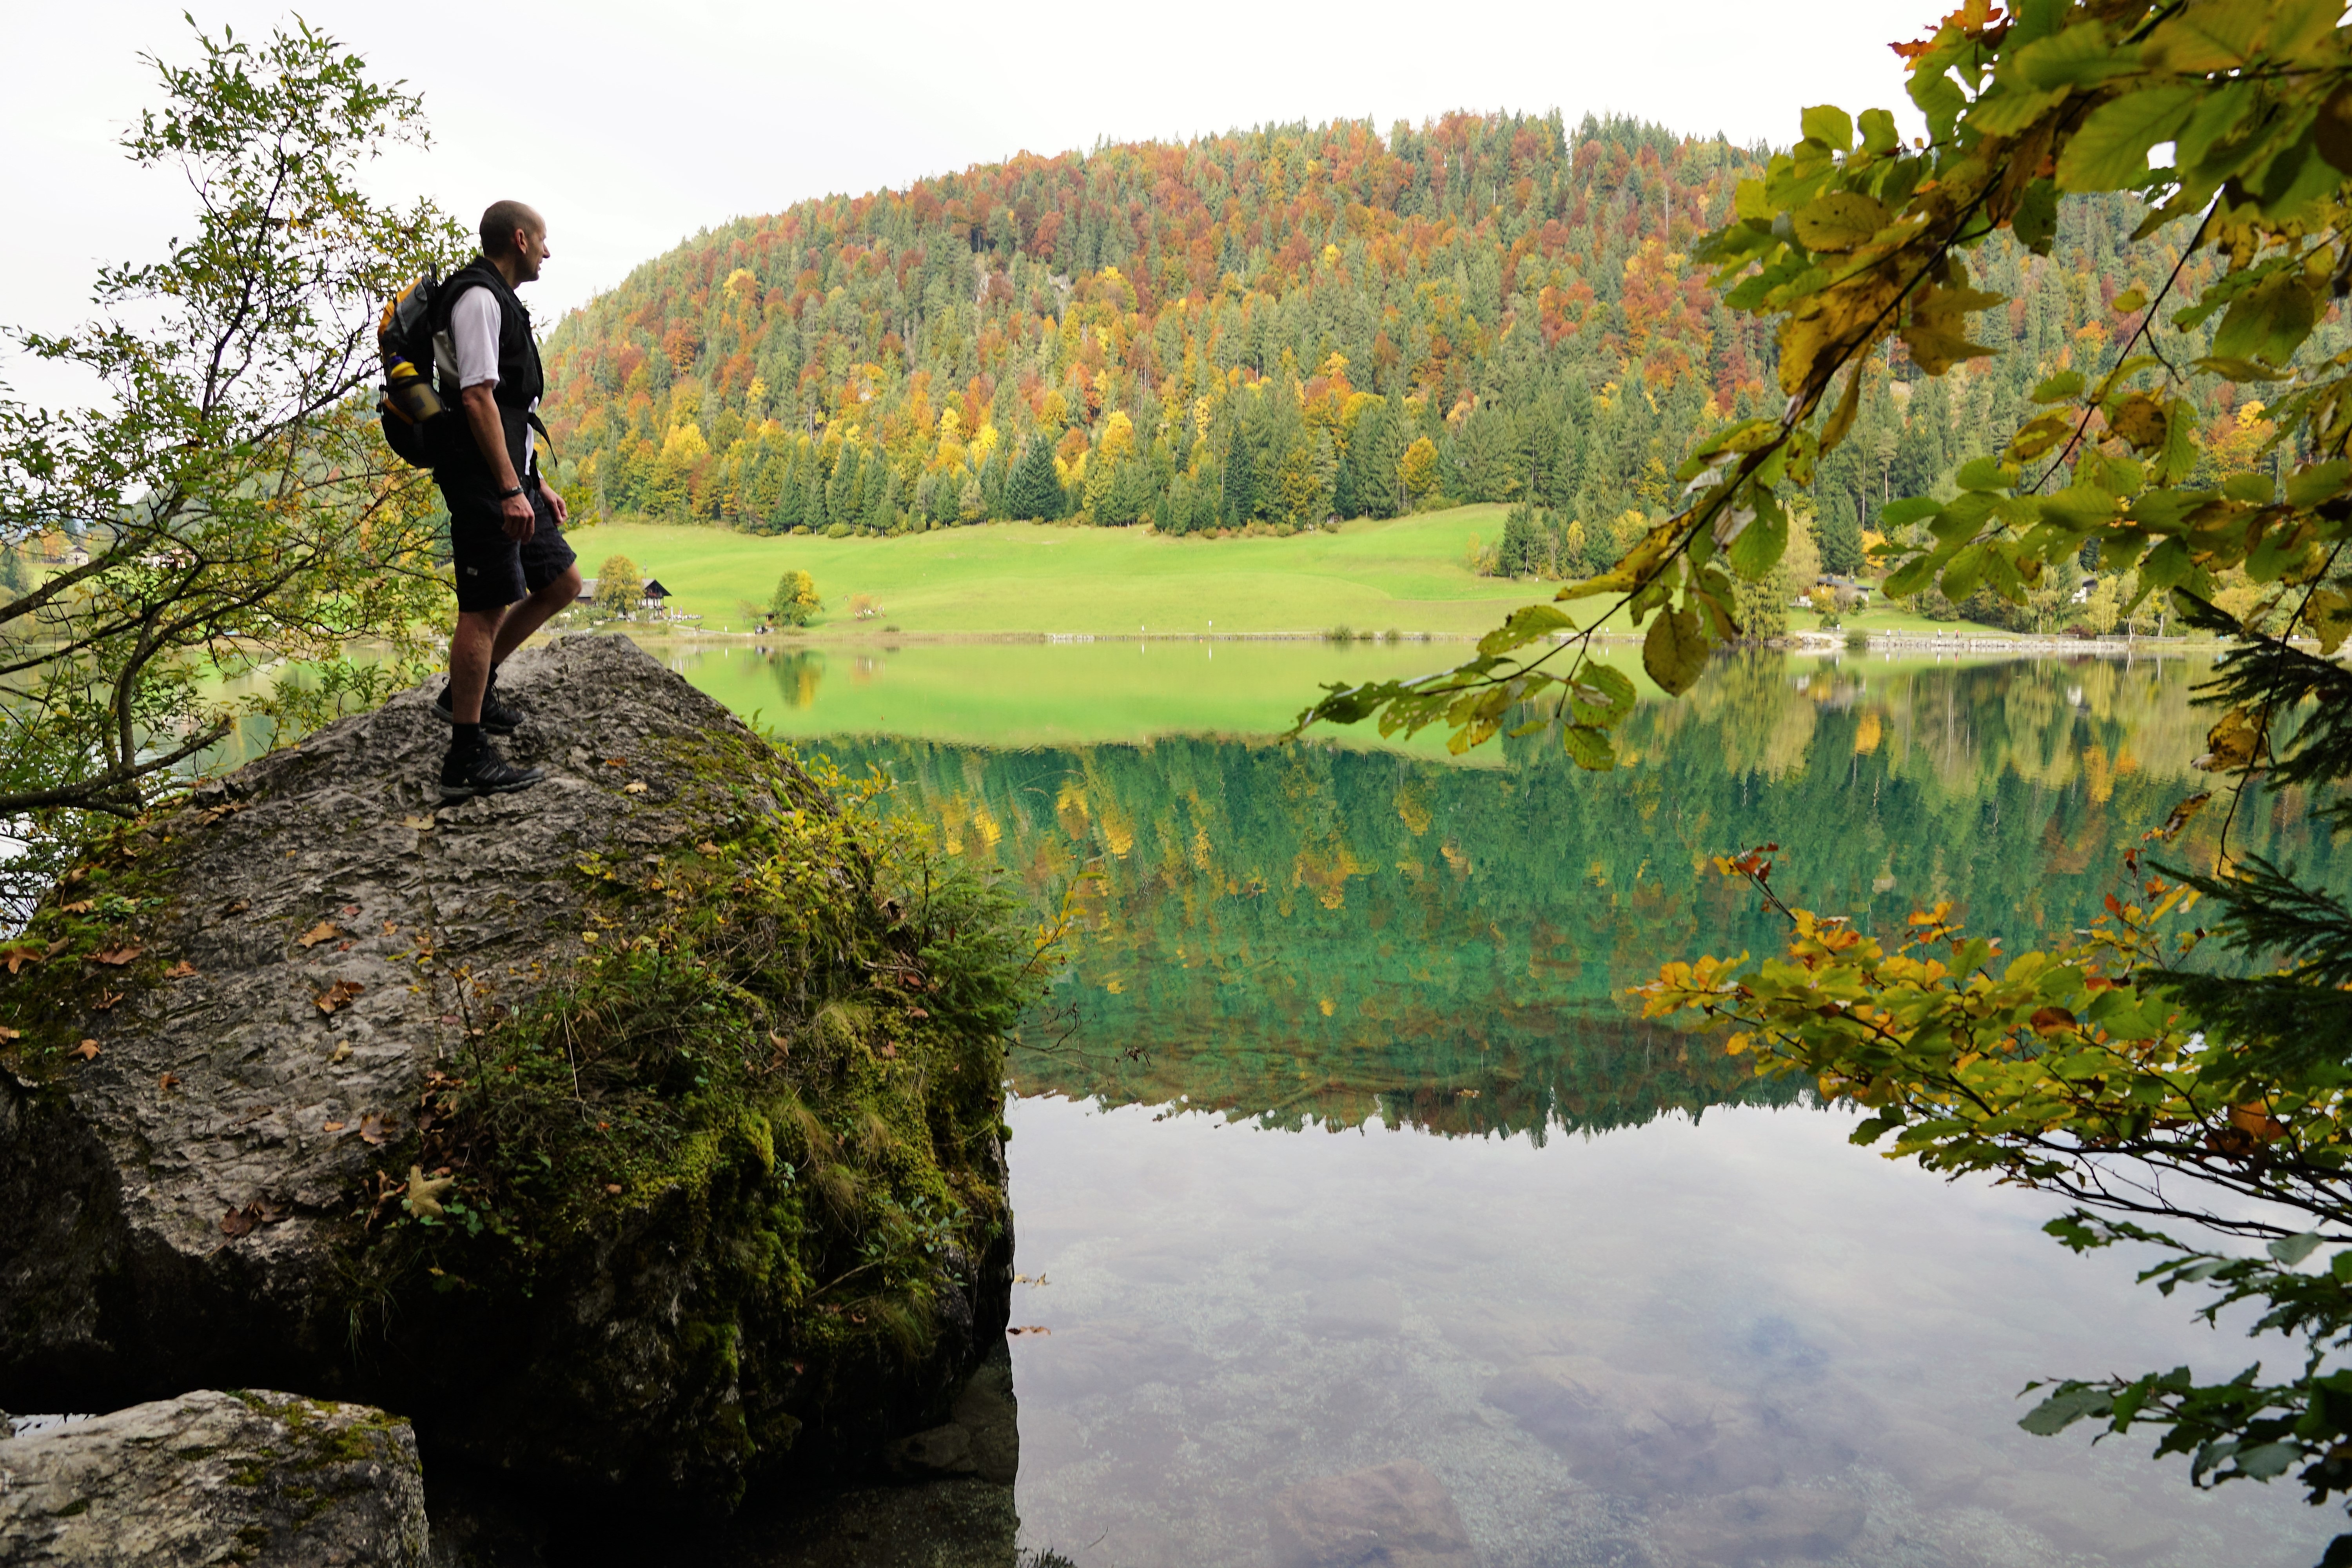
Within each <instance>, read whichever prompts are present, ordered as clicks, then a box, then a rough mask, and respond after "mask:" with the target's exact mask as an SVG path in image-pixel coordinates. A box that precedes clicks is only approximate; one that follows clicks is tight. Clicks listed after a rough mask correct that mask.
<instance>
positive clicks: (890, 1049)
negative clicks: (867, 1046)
mask: <svg viewBox="0 0 2352 1568" xmlns="http://www.w3.org/2000/svg"><path fill="white" fill-rule="evenodd" d="M874 1054H875V1055H876V1056H877V1057H895V1056H897V1055H898V1047H896V1046H894V1045H892V1044H891V1043H890V1042H889V1041H887V1040H885V1041H883V1042H882V1043H881V1044H880V1045H878V1046H877V1047H874Z"/></svg>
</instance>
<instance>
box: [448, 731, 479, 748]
mask: <svg viewBox="0 0 2352 1568" xmlns="http://www.w3.org/2000/svg"><path fill="white" fill-rule="evenodd" d="M481 743H482V727H481V726H480V725H479V724H452V725H450V726H449V749H450V750H451V751H453V752H470V751H473V750H475V749H476V748H478V747H479V746H480V745H481Z"/></svg>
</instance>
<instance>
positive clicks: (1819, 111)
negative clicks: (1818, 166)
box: [1799, 103, 1853, 153]
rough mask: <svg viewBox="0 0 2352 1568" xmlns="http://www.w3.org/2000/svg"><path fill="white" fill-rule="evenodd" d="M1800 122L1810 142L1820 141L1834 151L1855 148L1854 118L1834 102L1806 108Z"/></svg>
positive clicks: (1850, 150) (1846, 151)
mask: <svg viewBox="0 0 2352 1568" xmlns="http://www.w3.org/2000/svg"><path fill="white" fill-rule="evenodd" d="M1799 123H1801V125H1803V127H1804V132H1805V139H1806V140H1807V141H1809V142H1821V143H1822V144H1823V145H1824V146H1826V147H1828V148H1829V150H1830V151H1831V152H1832V153H1850V152H1852V151H1853V117H1852V116H1851V115H1849V114H1847V113H1846V111H1845V110H1843V109H1840V108H1839V107H1838V106H1837V105H1836V104H1834V103H1824V104H1820V105H1817V106H1816V107H1814V108H1811V109H1808V110H1805V112H1804V114H1803V116H1802V117H1801V120H1800V121H1799Z"/></svg>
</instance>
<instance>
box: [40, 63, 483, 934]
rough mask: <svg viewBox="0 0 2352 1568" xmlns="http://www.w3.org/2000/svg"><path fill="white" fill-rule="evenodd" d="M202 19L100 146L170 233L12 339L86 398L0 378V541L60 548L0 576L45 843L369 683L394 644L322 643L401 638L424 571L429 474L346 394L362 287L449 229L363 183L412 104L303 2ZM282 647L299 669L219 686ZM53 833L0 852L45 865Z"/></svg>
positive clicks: (364, 368)
mask: <svg viewBox="0 0 2352 1568" xmlns="http://www.w3.org/2000/svg"><path fill="white" fill-rule="evenodd" d="M196 42H197V45H198V48H199V52H200V58H199V59H198V60H197V62H196V63H195V64H194V65H191V66H185V67H182V66H175V65H171V64H167V63H165V62H163V61H161V60H151V63H152V65H153V66H154V68H155V70H156V72H157V74H158V77H159V78H160V80H161V84H162V87H163V94H164V104H163V108H162V109H161V110H154V111H151V112H149V113H147V114H145V115H143V116H142V118H141V120H140V121H139V123H138V125H137V126H135V127H134V128H133V129H131V131H130V132H128V133H126V134H125V136H124V138H123V143H122V144H123V148H124V150H125V152H126V153H128V154H129V155H130V157H131V160H132V161H133V162H135V163H139V164H141V165H142V166H144V167H151V168H168V169H175V170H177V171H179V172H181V173H182V174H184V175H185V176H186V178H187V180H188V182H189V184H190V185H191V186H192V187H193V189H194V193H195V195H196V199H197V211H196V214H195V226H194V233H193V234H192V236H191V237H188V238H186V239H184V240H175V241H174V242H173V247H172V250H171V253H170V254H169V255H168V256H167V257H165V258H163V259H162V260H159V261H154V262H151V263H148V264H145V265H141V266H121V267H108V268H102V269H101V270H100V273H99V277H98V283H97V289H96V303H97V305H98V308H99V310H100V317H99V319H98V320H96V321H93V322H91V323H90V324H89V325H88V326H87V327H85V328H83V329H81V330H80V331H75V332H72V333H69V334H67V335H63V336H56V337H50V336H43V335H40V334H37V333H26V334H22V335H21V336H20V340H19V341H20V342H22V344H23V346H24V348H25V350H26V352H27V353H30V354H31V355H32V356H34V357H35V358H37V359H40V360H47V361H49V362H51V363H58V364H63V365H70V366H73V367H75V368H77V369H79V370H80V371H82V372H84V373H86V374H88V375H89V377H90V378H91V380H92V383H93V384H94V387H95V389H96V390H97V391H98V392H99V394H100V398H101V401H100V402H98V403H96V404H94V405H91V406H89V407H87V408H83V409H79V410H76V411H67V412H58V411H55V410H47V409H41V408H35V407H31V406H28V405H25V404H22V403H20V402H17V401H16V400H15V399H13V398H8V397H5V395H0V544H5V545H7V546H9V547H11V552H12V555H11V558H12V560H13V559H15V558H16V552H17V551H18V550H19V549H21V550H22V551H24V552H31V551H33V550H36V549H37V550H39V551H40V552H41V554H42V556H43V557H44V559H47V560H48V561H50V562H51V563H52V564H53V567H54V569H52V570H48V571H46V572H44V573H42V574H39V575H38V580H37V581H36V580H34V576H33V574H28V573H26V572H25V571H24V570H23V569H22V567H21V565H20V566H19V567H18V569H17V570H16V571H14V572H12V573H11V574H9V581H8V583H7V584H5V585H0V734H5V742H0V822H7V821H10V820H11V819H14V820H15V821H16V822H17V823H19V824H24V823H29V825H30V829H31V831H32V832H34V833H35V835H36V836H37V843H41V844H49V845H57V844H62V843H68V842H70V841H72V840H73V839H75V838H76V837H78V835H79V832H80V831H81V827H80V824H81V823H82V822H83V820H84V819H85V818H86V817H87V816H88V814H91V813H100V814H105V815H109V816H117V817H130V816H136V815H138V814H139V813H140V812H141V811H142V810H143V809H144V808H146V807H147V806H148V805H152V803H153V802H154V801H155V800H156V799H157V798H158V797H159V796H160V795H163V794H164V793H167V792H168V791H169V789H170V788H171V787H173V784H175V783H176V782H178V781H179V780H180V779H181V777H182V776H183V774H184V772H185V770H186V768H187V767H188V766H189V765H190V764H191V763H192V761H193V760H194V759H195V758H197V757H199V756H200V754H201V753H203V752H205V750H206V749H207V748H209V747H211V746H212V745H214V744H215V742H218V741H220V740H221V739H222V738H223V737H224V736H225V735H226V734H227V733H228V731H230V729H231V728H232V727H233V726H234V725H236V724H237V723H238V722H240V721H246V722H253V723H257V724H260V725H264V726H273V727H278V728H281V729H292V730H299V729H301V728H306V727H308V726H310V725H312V724H315V723H316V722H318V721H320V719H321V718H323V717H327V716H331V715H332V714H333V713H334V712H336V711H337V710H340V709H341V708H342V707H344V706H347V705H362V706H363V705H366V704H368V703H371V702H373V701H376V700H381V698H382V696H383V693H384V692H385V691H386V690H388V689H391V683H392V682H393V681H394V680H395V679H396V676H397V670H398V666H399V663H400V660H399V659H398V658H395V659H394V660H393V661H389V662H371V663H367V664H361V663H357V662H353V661H351V660H348V659H346V658H343V646H344V643H345V641H346V639H348V638H351V637H359V636H367V637H389V638H391V639H393V642H394V649H395V653H396V654H398V655H408V654H413V653H415V652H416V651H417V649H418V645H417V644H416V643H415V641H414V640H413V639H414V637H415V627H416V626H419V624H420V623H421V622H422V620H423V619H424V617H425V616H426V615H427V613H428V612H429V611H431V610H432V609H433V608H434V607H435V603H434V601H435V599H436V595H438V593H439V584H438V583H437V582H436V577H435V564H436V563H435V541H434V526H433V525H434V522H435V518H434V514H433V511H432V508H431V504H430V502H431V492H432V487H431V484H430V483H429V481H428V480H427V479H426V477H425V475H424V474H422V473H419V472H416V471H415V470H412V469H408V468H404V467H402V466H401V465H399V464H398V462H397V461H396V460H395V459H394V458H392V457H391V455H390V454H389V453H388V452H387V451H386V449H385V447H384V445H383V437H382V436H381V434H380V433H379V432H378V430H377V427H376V418H375V415H374V412H373V409H372V408H370V407H369V406H368V405H367V400H366V398H365V397H364V395H363V394H364V389H365V388H366V387H367V386H368V385H369V384H371V383H373V381H374V380H375V379H376V377H377V375H378V374H379V367H378V365H377V363H376V360H375V354H374V345H373V340H372V337H371V335H370V334H371V333H372V331H373V310H374V308H375V307H376V306H377V305H378V304H380V303H381V301H382V300H383V299H385V298H386V297H388V295H389V293H390V292H391V291H392V290H393V289H394V288H395V287H396V286H398V285H399V284H401V283H404V282H405V281H406V280H407V279H410V278H413V277H414V276H415V274H416V273H417V271H418V270H419V269H420V268H423V267H424V266H425V265H426V264H428V263H441V264H444V265H446V262H447V260H448V259H449V258H450V257H451V255H452V254H453V253H454V251H455V249H456V247H457V232H456V229H455V226H453V225H452V224H451V223H450V222H449V221H448V220H447V219H446V217H445V216H442V215H441V214H440V213H438V212H436V210H434V209H433V208H432V207H431V206H429V205H421V204H420V205H416V206H415V207H412V208H408V209H405V210H399V209H394V208H393V207H390V206H388V205H384V204H382V203H379V202H377V201H375V200H373V199H372V198H370V197H368V196H366V195H363V194H362V191H361V189H360V185H359V176H360V172H361V170H362V166H363V165H364V164H365V163H367V162H368V161H369V160H371V159H372V158H373V157H374V156H375V155H376V154H377V153H379V152H380V151H381V150H382V149H383V148H384V147H385V146H387V145H390V144H393V143H398V142H411V143H416V142H423V141H424V139H425V131H424V128H423V123H422V121H421V119H420V118H419V110H418V104H417V100H416V99H415V97H414V96H413V95H411V94H408V93H405V92H403V91H401V90H400V89H398V88H397V87H394V88H386V87H383V86H381V85H379V84H378V83H376V82H374V81H373V80H371V79H369V77H368V75H367V73H366V71H365V69H364V68H363V64H362V61H361V60H360V59H359V58H357V57H356V56H352V55H350V54H348V53H346V52H345V51H344V50H343V49H342V48H341V46H339V45H338V44H337V43H336V42H335V41H334V40H333V39H332V38H330V37H327V36H325V35H324V34H321V33H318V32H315V31H313V30H311V29H310V27H309V26H306V25H303V24H300V23H297V24H296V25H295V29H294V30H293V31H292V32H278V33H273V34H272V35H270V36H269V37H268V38H266V39H264V40H261V41H260V42H257V43H248V42H246V41H243V40H239V39H236V38H235V37H233V36H231V35H229V34H227V33H224V34H223V35H222V36H221V37H218V38H215V37H209V36H206V35H203V34H199V35H198V36H197V40H196ZM280 660H292V661H295V662H297V663H299V664H302V665H306V666H309V667H310V668H311V669H312V670H313V671H314V674H313V675H312V676H311V678H310V679H303V680H290V679H260V680H257V681H254V682H252V683H250V684H251V685H252V687H253V689H251V690H249V691H246V692H243V693H241V694H236V693H235V689H234V683H236V682H237V680H238V678H239V677H242V676H247V675H251V674H254V673H256V672H258V671H261V670H264V669H266V668H268V667H269V666H271V665H272V664H273V663H275V662H277V661H280ZM225 683H227V684H225ZM14 830H15V831H23V829H22V827H19V828H17V829H14ZM47 859H48V858H47V857H44V856H42V855H39V854H36V855H34V856H32V857H30V858H26V859H24V860H20V861H19V862H18V863H17V864H16V868H15V870H14V871H13V872H12V876H18V875H20V874H21V877H22V879H23V880H22V887H31V886H37V885H39V884H41V883H43V882H45V881H46V879H47V870H48V869H50V868H49V867H47ZM18 890H20V891H21V887H20V888H19V889H18ZM18 901H19V903H20V904H21V902H22V900H18ZM19 912H21V909H20V911H19Z"/></svg>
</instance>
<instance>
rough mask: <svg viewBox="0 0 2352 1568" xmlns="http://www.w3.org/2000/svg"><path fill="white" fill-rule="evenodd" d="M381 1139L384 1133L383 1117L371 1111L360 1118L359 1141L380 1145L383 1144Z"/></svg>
mask: <svg viewBox="0 0 2352 1568" xmlns="http://www.w3.org/2000/svg"><path fill="white" fill-rule="evenodd" d="M383 1139H384V1131H383V1117H381V1116H379V1115H377V1114H376V1113H375V1112H374V1111H373V1110H371V1111H369V1112H368V1113H367V1114H366V1115H365V1116H362V1117H361V1118H360V1141H361V1142H363V1143H381V1142H383Z"/></svg>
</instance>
